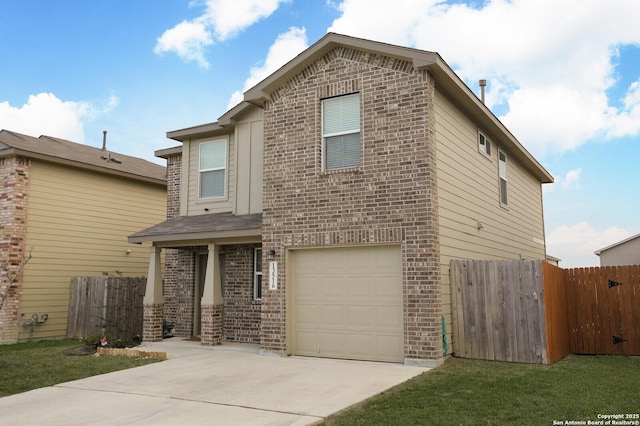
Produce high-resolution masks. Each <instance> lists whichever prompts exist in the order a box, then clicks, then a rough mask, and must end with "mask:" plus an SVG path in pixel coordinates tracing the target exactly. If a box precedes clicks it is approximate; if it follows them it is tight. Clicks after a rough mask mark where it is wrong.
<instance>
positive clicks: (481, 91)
mask: <svg viewBox="0 0 640 426" xmlns="http://www.w3.org/2000/svg"><path fill="white" fill-rule="evenodd" d="M485 87H487V80H485V79H482V80H480V100H481V101H482V103H484V88H485Z"/></svg>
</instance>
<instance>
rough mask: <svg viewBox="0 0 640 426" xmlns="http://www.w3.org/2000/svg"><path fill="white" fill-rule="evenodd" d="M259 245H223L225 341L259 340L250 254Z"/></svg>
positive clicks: (256, 341)
mask: <svg viewBox="0 0 640 426" xmlns="http://www.w3.org/2000/svg"><path fill="white" fill-rule="evenodd" d="M256 247H260V244H253V245H246V244H244V245H229V246H223V250H224V283H223V292H224V293H223V298H224V316H223V318H224V327H223V335H224V340H225V341H227V342H241V343H255V344H259V343H260V310H261V303H260V302H259V301H254V300H253V256H254V249H255V248H256Z"/></svg>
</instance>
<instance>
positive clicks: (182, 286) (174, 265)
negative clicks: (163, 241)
mask: <svg viewBox="0 0 640 426" xmlns="http://www.w3.org/2000/svg"><path fill="white" fill-rule="evenodd" d="M203 250H204V251H206V247H204V248H203ZM196 251H198V249H197V248H196V247H183V248H179V249H173V248H172V249H165V257H164V259H165V260H164V262H165V269H164V283H163V290H164V302H165V303H164V317H165V319H166V320H167V321H168V322H171V323H173V324H174V325H175V334H176V336H180V337H191V336H192V335H193V312H194V311H193V309H194V300H195V294H194V291H195V273H196V265H195V256H194V253H195V252H196Z"/></svg>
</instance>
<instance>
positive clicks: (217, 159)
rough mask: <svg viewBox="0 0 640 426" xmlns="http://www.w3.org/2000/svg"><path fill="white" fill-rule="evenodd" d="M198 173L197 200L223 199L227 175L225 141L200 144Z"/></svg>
mask: <svg viewBox="0 0 640 426" xmlns="http://www.w3.org/2000/svg"><path fill="white" fill-rule="evenodd" d="M199 171H200V190H199V198H216V197H224V195H225V188H226V184H225V182H226V175H227V140H226V139H219V140H215V141H211V142H203V143H201V144H200V157H199Z"/></svg>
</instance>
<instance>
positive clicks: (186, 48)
mask: <svg viewBox="0 0 640 426" xmlns="http://www.w3.org/2000/svg"><path fill="white" fill-rule="evenodd" d="M211 44H213V39H212V38H211V34H209V32H208V31H207V28H206V26H205V25H204V24H203V23H202V22H187V21H182V22H181V23H179V24H178V25H176V26H175V27H173V28H171V29H168V30H166V31H165V32H164V34H162V36H160V38H159V39H158V43H157V44H156V47H155V48H154V49H153V51H154V52H155V53H156V54H162V53H165V52H176V54H177V55H178V56H179V57H180V58H181V59H182V60H183V61H185V62H192V61H195V62H196V63H197V64H198V65H199V66H200V67H201V68H205V69H208V68H209V62H208V61H207V60H206V59H205V57H204V49H205V47H206V46H209V45H211Z"/></svg>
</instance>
